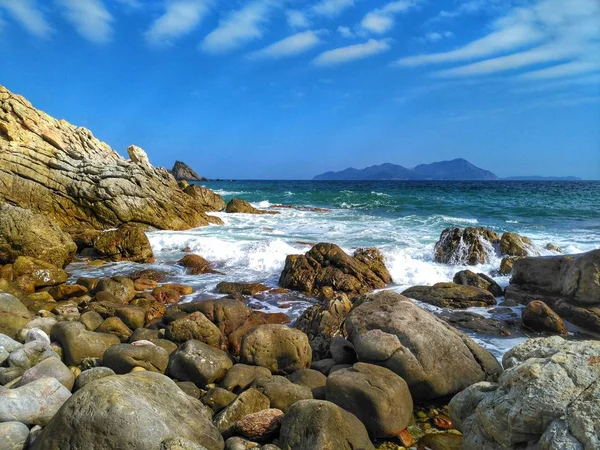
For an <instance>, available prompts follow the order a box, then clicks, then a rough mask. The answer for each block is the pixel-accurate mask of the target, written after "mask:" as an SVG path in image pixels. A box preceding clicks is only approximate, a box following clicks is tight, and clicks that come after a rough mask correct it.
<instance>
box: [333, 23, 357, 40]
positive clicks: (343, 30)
mask: <svg viewBox="0 0 600 450" xmlns="http://www.w3.org/2000/svg"><path fill="white" fill-rule="evenodd" d="M337 32H338V33H340V34H341V35H342V37H345V38H348V39H349V38H353V37H354V36H355V34H354V32H353V31H352V30H351V29H350V27H343V26H341V25H340V26H339V27H337Z"/></svg>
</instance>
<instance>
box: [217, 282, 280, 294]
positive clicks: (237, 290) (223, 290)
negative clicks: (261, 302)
mask: <svg viewBox="0 0 600 450" xmlns="http://www.w3.org/2000/svg"><path fill="white" fill-rule="evenodd" d="M268 290H269V288H268V287H267V286H265V285H264V284H260V283H236V282H231V281H222V282H220V283H219V284H217V288H216V291H217V292H218V293H219V294H228V295H235V294H241V295H256V294H258V293H260V292H264V291H268Z"/></svg>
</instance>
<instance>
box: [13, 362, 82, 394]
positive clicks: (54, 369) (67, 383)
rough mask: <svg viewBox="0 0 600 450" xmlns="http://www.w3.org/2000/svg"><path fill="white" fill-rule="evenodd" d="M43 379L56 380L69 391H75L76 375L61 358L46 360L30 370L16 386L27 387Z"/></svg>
mask: <svg viewBox="0 0 600 450" xmlns="http://www.w3.org/2000/svg"><path fill="white" fill-rule="evenodd" d="M42 378H54V379H56V380H58V381H59V382H60V383H61V384H62V385H63V386H64V387H65V388H67V389H68V390H69V391H72V390H73V384H74V383H75V375H73V372H71V371H70V370H69V368H68V367H67V366H65V365H64V364H63V363H62V362H61V360H60V359H59V358H46V359H44V360H43V361H40V362H39V363H38V364H36V365H35V366H33V367H31V368H30V369H28V370H27V371H26V372H25V373H24V374H23V376H22V377H21V379H20V380H19V382H18V383H17V385H16V386H17V387H20V386H25V385H26V384H29V383H32V382H34V381H37V380H40V379H42Z"/></svg>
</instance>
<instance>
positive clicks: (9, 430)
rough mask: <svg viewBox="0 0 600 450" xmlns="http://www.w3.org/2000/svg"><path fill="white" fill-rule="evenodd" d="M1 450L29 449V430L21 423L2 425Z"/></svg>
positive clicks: (0, 432) (5, 423)
mask: <svg viewBox="0 0 600 450" xmlns="http://www.w3.org/2000/svg"><path fill="white" fill-rule="evenodd" d="M0 436H2V442H0V450H23V449H25V448H27V446H26V444H27V439H28V438H29V428H27V425H25V424H23V423H21V422H4V423H0Z"/></svg>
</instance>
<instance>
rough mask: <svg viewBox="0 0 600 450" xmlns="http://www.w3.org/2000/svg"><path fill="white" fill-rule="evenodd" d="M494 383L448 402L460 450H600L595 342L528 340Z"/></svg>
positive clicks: (599, 361) (599, 355) (598, 345)
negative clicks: (461, 441)
mask: <svg viewBox="0 0 600 450" xmlns="http://www.w3.org/2000/svg"><path fill="white" fill-rule="evenodd" d="M503 364H504V367H505V371H504V373H503V374H502V375H501V376H500V378H499V380H498V383H477V384H474V385H473V386H470V387H468V388H467V389H465V390H464V391H463V392H461V393H459V394H458V395H456V396H455V397H454V398H453V399H452V401H451V402H450V406H449V409H450V415H451V417H452V420H453V423H454V424H455V426H456V427H457V428H458V429H459V430H461V431H462V432H463V434H464V449H465V450H471V449H472V450H475V449H481V448H485V449H490V450H504V449H513V448H532V449H533V448H535V449H539V450H554V449H564V448H567V449H578V450H594V449H597V448H600V438H599V437H598V436H599V435H598V430H600V401H598V399H599V398H600V342H598V341H566V340H564V339H563V338H561V337H558V336H553V337H549V338H540V339H530V340H528V341H526V342H524V343H523V344H520V345H518V346H517V347H515V348H513V349H512V350H509V351H508V352H507V353H506V354H505V355H504V358H503Z"/></svg>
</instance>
